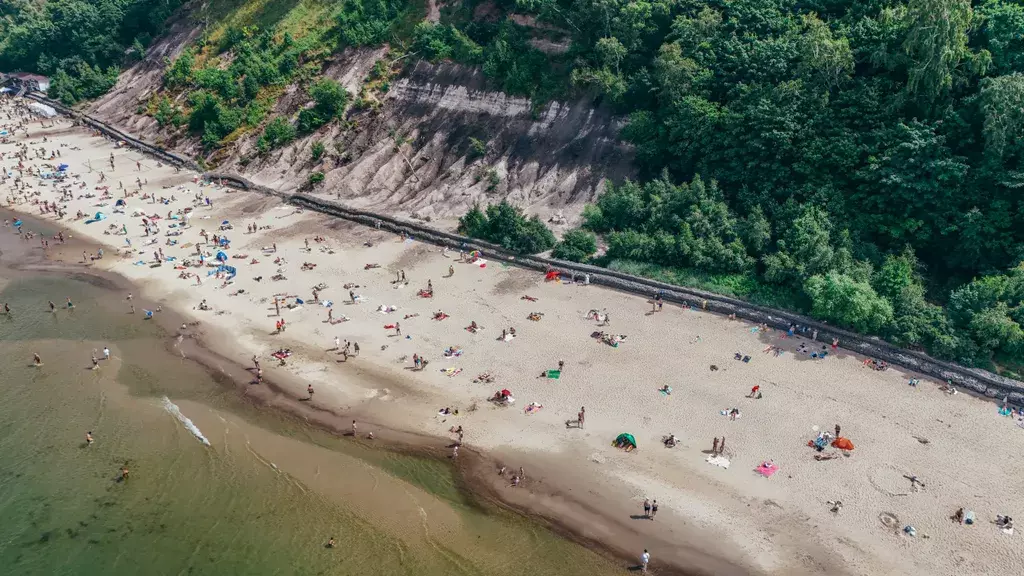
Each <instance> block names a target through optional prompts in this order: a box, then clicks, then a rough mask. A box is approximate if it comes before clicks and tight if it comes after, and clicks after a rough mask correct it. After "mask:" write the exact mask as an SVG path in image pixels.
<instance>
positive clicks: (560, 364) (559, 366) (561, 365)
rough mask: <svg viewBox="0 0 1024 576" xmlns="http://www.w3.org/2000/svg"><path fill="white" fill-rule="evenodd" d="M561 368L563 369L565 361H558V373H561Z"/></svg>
mask: <svg viewBox="0 0 1024 576" xmlns="http://www.w3.org/2000/svg"><path fill="white" fill-rule="evenodd" d="M563 368H565V360H559V361H558V371H559V372H562V369H563Z"/></svg>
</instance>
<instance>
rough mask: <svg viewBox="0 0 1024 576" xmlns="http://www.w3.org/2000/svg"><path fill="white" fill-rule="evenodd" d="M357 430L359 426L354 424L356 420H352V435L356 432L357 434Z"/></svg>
mask: <svg viewBox="0 0 1024 576" xmlns="http://www.w3.org/2000/svg"><path fill="white" fill-rule="evenodd" d="M358 431H359V428H358V426H356V421H355V420H353V421H352V436H355V435H356V434H358Z"/></svg>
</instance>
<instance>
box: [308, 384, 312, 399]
mask: <svg viewBox="0 0 1024 576" xmlns="http://www.w3.org/2000/svg"><path fill="white" fill-rule="evenodd" d="M306 392H308V393H309V398H308V400H312V399H313V385H312V384H310V385H309V386H306Z"/></svg>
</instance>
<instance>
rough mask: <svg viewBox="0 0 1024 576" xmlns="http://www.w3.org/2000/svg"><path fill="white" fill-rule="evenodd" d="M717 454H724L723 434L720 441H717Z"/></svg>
mask: <svg viewBox="0 0 1024 576" xmlns="http://www.w3.org/2000/svg"><path fill="white" fill-rule="evenodd" d="M718 454H719V455H722V454H725V436H722V441H721V442H719V443H718Z"/></svg>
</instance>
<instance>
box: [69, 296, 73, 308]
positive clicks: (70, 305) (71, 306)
mask: <svg viewBox="0 0 1024 576" xmlns="http://www.w3.org/2000/svg"><path fill="white" fill-rule="evenodd" d="M74 307H75V305H74V304H72V303H71V298H68V308H74Z"/></svg>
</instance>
